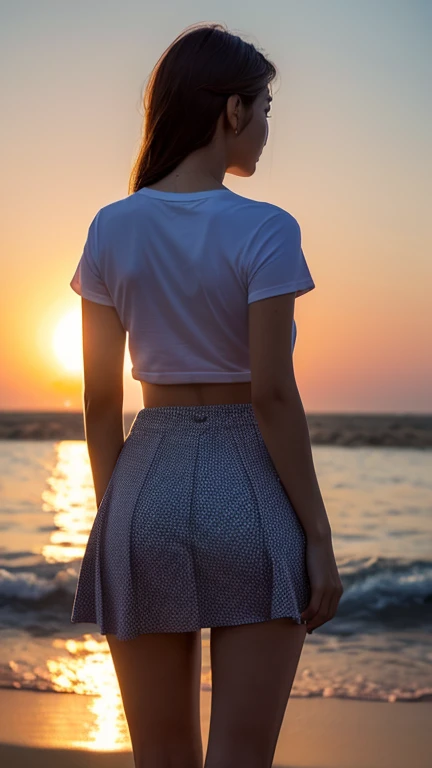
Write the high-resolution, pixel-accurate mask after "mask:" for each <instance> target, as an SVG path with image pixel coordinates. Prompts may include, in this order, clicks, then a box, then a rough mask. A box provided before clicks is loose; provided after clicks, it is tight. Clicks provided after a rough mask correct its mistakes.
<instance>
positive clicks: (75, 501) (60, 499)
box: [42, 440, 96, 563]
mask: <svg viewBox="0 0 432 768" xmlns="http://www.w3.org/2000/svg"><path fill="white" fill-rule="evenodd" d="M56 452H57V461H56V463H55V465H54V468H53V470H52V473H51V475H50V477H48V479H47V485H48V488H47V489H46V490H45V491H44V492H43V493H42V503H43V509H44V511H46V512H49V511H51V512H53V513H54V514H53V523H54V525H55V526H56V530H55V531H53V532H52V533H51V535H50V542H49V544H46V545H45V546H44V547H43V548H42V554H43V556H44V557H45V559H46V560H47V562H49V563H69V562H71V561H72V560H76V559H77V558H82V556H83V555H84V550H85V547H86V544H87V540H88V537H89V533H90V529H91V526H92V524H93V521H94V518H95V515H96V501H95V494H94V486H93V478H92V474H91V467H90V461H89V456H88V450H87V444H86V443H85V441H83V440H63V441H60V442H59V443H57V445H56Z"/></svg>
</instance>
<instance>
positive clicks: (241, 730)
mask: <svg viewBox="0 0 432 768" xmlns="http://www.w3.org/2000/svg"><path fill="white" fill-rule="evenodd" d="M305 637H306V626H305V625H301V624H296V623H295V622H294V621H293V620H292V619H289V618H283V619H274V620H272V621H266V622H257V623H256V624H241V625H239V626H235V627H213V628H212V629H211V634H210V658H211V667H212V705H211V716H210V731H209V741H208V748H207V755H206V759H205V763H204V768H238V766H247V768H270V766H271V765H272V761H273V757H274V753H275V750H276V745H277V740H278V736H279V732H280V728H281V725H282V721H283V718H284V714H285V710H286V706H287V704H288V699H289V695H290V693H291V688H292V684H293V681H294V677H295V674H296V671H297V666H298V662H299V659H300V655H301V651H302V649H303V644H304V640H305Z"/></svg>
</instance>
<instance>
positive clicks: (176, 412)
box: [133, 403, 257, 431]
mask: <svg viewBox="0 0 432 768" xmlns="http://www.w3.org/2000/svg"><path fill="white" fill-rule="evenodd" d="M230 423H236V424H239V425H241V424H244V425H246V424H251V423H255V424H256V423H257V422H256V417H255V412H254V410H253V407H252V403H217V404H212V405H163V406H157V407H155V408H141V410H140V411H138V413H137V415H136V417H135V421H134V422H133V429H134V431H136V430H139V429H140V428H143V429H145V428H146V427H147V426H153V427H160V428H166V427H170V426H173V427H174V426H184V427H185V428H188V429H191V428H194V427H196V428H201V429H202V428H206V427H209V426H210V425H214V426H216V425H220V424H230Z"/></svg>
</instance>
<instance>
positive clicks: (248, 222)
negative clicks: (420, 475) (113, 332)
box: [71, 187, 315, 384]
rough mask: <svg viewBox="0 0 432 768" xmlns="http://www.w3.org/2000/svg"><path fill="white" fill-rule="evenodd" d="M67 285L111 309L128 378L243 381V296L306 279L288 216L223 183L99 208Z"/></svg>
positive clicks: (300, 287)
mask: <svg viewBox="0 0 432 768" xmlns="http://www.w3.org/2000/svg"><path fill="white" fill-rule="evenodd" d="M71 286H72V288H73V289H74V290H75V291H76V292H77V293H79V294H81V295H82V296H84V297H85V298H89V299H90V300H92V301H96V302H99V303H102V304H107V305H111V306H114V307H115V308H116V310H117V312H118V315H119V317H120V319H121V322H122V324H123V327H124V328H125V330H126V331H128V332H129V351H130V356H131V360H132V363H133V368H132V376H133V378H135V379H138V380H141V381H147V382H152V383H161V384H175V383H189V382H242V381H250V380H251V372H250V361H249V339H248V304H250V303H251V302H253V301H257V300H259V299H263V298H266V297H269V296H276V295H279V294H281V293H287V292H289V291H297V296H298V295H301V294H303V293H306V292H308V291H310V290H312V289H313V288H314V287H315V286H314V282H313V279H312V276H311V274H310V272H309V269H308V266H307V264H306V261H305V258H304V254H303V251H302V249H301V234H300V227H299V225H298V223H297V221H296V219H295V218H294V217H293V216H291V215H290V214H289V213H288V212H287V211H285V210H283V209H282V208H279V207H278V206H276V205H273V204H271V203H267V202H261V201H257V200H252V199H249V198H246V197H242V196H241V195H238V194H236V193H234V192H232V191H231V190H229V189H228V188H226V187H222V188H218V189H210V190H204V191H200V192H180V193H179V192H165V191H161V190H157V189H151V188H146V187H144V188H142V189H140V190H138V191H137V192H136V193H135V194H132V195H129V196H128V197H126V198H124V199H122V200H118V201H116V202H114V203H111V204H109V205H107V206H105V207H104V208H102V209H100V210H99V211H98V213H97V214H96V216H95V217H94V219H93V221H92V223H91V225H90V228H89V233H88V238H87V242H86V244H85V247H84V252H83V256H82V258H81V260H80V263H79V265H78V267H77V269H76V272H75V274H74V276H73V278H72V281H71ZM295 339H296V326H295V323H294V324H293V333H292V347H294V344H295Z"/></svg>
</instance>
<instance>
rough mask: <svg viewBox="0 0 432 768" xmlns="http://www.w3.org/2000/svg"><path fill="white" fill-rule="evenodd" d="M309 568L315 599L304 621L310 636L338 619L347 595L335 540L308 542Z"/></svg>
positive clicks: (303, 614)
mask: <svg viewBox="0 0 432 768" xmlns="http://www.w3.org/2000/svg"><path fill="white" fill-rule="evenodd" d="M306 568H307V572H308V576H309V582H310V586H311V599H310V602H309V605H308V607H307V608H306V609H305V610H304V611H303V613H302V614H301V618H302V620H303V621H307V632H308V634H311V633H312V632H313V630H314V629H316V628H317V627H320V626H321V625H322V624H325V623H326V622H327V621H330V620H331V619H332V618H333V617H334V615H335V614H336V611H337V607H338V604H339V600H340V599H341V597H342V594H343V586H342V582H341V580H340V578H339V572H338V569H337V565H336V560H335V556H334V552H333V545H332V541H331V537H329V538H326V539H325V540H322V541H315V540H310V539H308V540H307V549H306Z"/></svg>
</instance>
